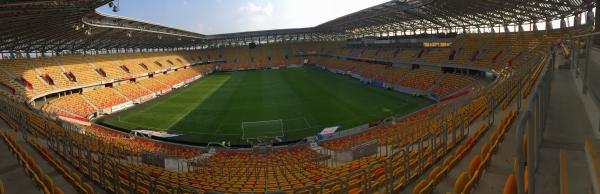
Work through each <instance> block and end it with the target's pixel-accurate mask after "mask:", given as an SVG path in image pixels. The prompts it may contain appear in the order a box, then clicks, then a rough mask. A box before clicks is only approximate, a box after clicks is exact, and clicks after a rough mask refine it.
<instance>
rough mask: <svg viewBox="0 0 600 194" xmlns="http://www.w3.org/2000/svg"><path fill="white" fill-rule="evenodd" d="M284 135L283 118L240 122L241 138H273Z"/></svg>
mask: <svg viewBox="0 0 600 194" xmlns="http://www.w3.org/2000/svg"><path fill="white" fill-rule="evenodd" d="M283 136H284V132H283V120H281V119H278V120H268V121H253V122H242V139H244V140H246V141H248V140H259V139H274V138H281V137H283Z"/></svg>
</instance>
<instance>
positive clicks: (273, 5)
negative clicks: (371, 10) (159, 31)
mask: <svg viewBox="0 0 600 194" xmlns="http://www.w3.org/2000/svg"><path fill="white" fill-rule="evenodd" d="M387 1H389V0H119V9H120V11H119V12H113V11H112V10H111V9H110V8H109V7H108V5H104V6H102V7H100V8H98V9H97V10H98V11H100V12H102V13H106V14H110V15H118V16H125V17H130V18H134V19H141V20H144V21H148V22H152V23H157V24H161V25H166V26H171V27H176V28H181V29H184V30H189V31H193V32H197V33H201V34H221V33H232V32H243V31H256V30H271V29H285V28H304V27H313V26H316V25H319V24H322V23H324V22H327V21H329V20H333V19H335V18H338V17H341V16H344V15H346V14H350V13H353V12H356V11H359V10H362V9H365V8H368V7H371V6H374V5H378V4H381V3H384V2H387Z"/></svg>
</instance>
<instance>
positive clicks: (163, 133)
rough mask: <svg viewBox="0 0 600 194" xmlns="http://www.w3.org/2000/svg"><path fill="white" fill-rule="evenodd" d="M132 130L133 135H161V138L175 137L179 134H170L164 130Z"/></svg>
mask: <svg viewBox="0 0 600 194" xmlns="http://www.w3.org/2000/svg"><path fill="white" fill-rule="evenodd" d="M131 131H132V132H133V134H135V135H139V134H144V135H147V136H150V137H152V136H156V137H163V138H169V137H177V136H179V135H180V134H170V133H167V132H164V131H150V130H131Z"/></svg>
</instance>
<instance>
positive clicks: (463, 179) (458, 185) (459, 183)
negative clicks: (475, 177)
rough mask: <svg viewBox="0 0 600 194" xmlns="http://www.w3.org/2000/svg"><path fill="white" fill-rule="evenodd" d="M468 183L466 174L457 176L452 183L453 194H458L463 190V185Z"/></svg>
mask: <svg viewBox="0 0 600 194" xmlns="http://www.w3.org/2000/svg"><path fill="white" fill-rule="evenodd" d="M468 181H469V175H468V174H467V172H463V173H461V174H460V176H458V178H457V179H456V182H455V183H454V194H460V193H461V192H462V191H463V189H464V188H465V185H466V184H467V182H468Z"/></svg>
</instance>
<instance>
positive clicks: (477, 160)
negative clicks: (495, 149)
mask: <svg viewBox="0 0 600 194" xmlns="http://www.w3.org/2000/svg"><path fill="white" fill-rule="evenodd" d="M480 163H481V157H479V155H476V156H473V159H471V162H470V163H469V166H468V168H467V171H468V172H469V177H473V176H474V174H475V171H477V168H478V167H479V164H480Z"/></svg>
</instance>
